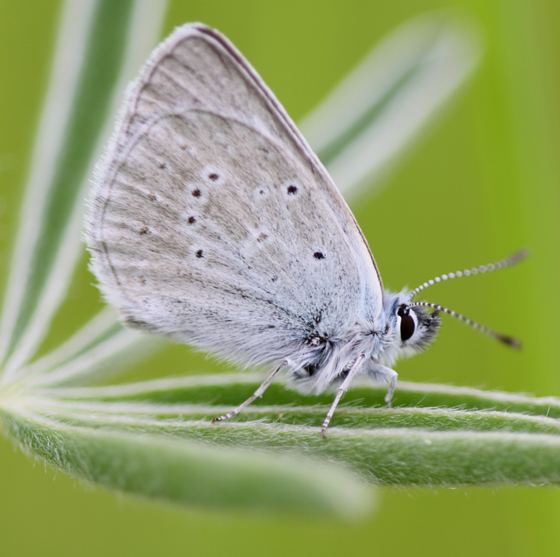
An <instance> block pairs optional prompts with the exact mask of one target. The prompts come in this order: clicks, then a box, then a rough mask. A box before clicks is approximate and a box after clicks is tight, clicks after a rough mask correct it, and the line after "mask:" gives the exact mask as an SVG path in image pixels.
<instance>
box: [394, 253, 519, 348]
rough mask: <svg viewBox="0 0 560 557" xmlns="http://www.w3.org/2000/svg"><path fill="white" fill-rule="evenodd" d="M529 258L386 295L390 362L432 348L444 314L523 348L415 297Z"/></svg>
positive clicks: (450, 275) (508, 260)
mask: <svg viewBox="0 0 560 557" xmlns="http://www.w3.org/2000/svg"><path fill="white" fill-rule="evenodd" d="M526 255H527V253H526V252H525V251H520V252H518V253H515V254H514V255H512V256H511V257H508V258H506V259H503V260H501V261H498V262H496V263H490V264H488V265H481V266H479V267H473V268H470V269H464V270H463V271H456V272H454V273H447V274H444V275H441V276H438V277H434V278H433V279H430V280H428V281H426V282H424V283H422V284H421V285H420V286H418V287H417V288H415V289H414V290H412V291H410V292H408V291H403V292H400V293H399V294H390V293H386V295H385V304H384V305H385V315H386V319H387V331H390V332H391V336H390V339H391V340H390V341H389V344H390V349H387V351H386V357H387V358H388V359H395V358H396V357H398V356H409V355H412V354H414V353H415V352H419V351H420V350H422V349H424V348H425V347H426V346H428V345H429V344H430V343H431V342H432V341H433V340H434V338H435V337H436V334H437V332H438V330H439V327H440V325H441V319H440V315H441V314H442V313H443V314H446V315H450V316H452V317H455V318H456V319H458V320H460V321H462V322H463V323H465V324H467V325H469V326H470V327H472V328H473V329H476V330H477V331H480V332H481V333H484V334H486V335H488V336H490V337H492V338H494V339H495V340H498V341H500V342H502V343H503V344H506V345H507V346H510V347H512V348H519V347H520V346H521V344H520V342H519V341H517V340H516V339H514V338H513V337H510V336H508V335H504V334H501V333H498V332H496V331H494V330H492V329H490V328H489V327H486V326H485V325H481V324H480V323H477V322H476V321H473V320H472V319H470V318H468V317H466V316H464V315H461V314H460V313H458V312H456V311H454V310H452V309H449V308H446V307H444V306H441V305H439V304H434V303H432V302H417V301H414V298H415V296H416V295H417V294H418V293H419V292H421V291H423V290H425V289H426V288H428V287H430V286H433V285H434V284H437V283H439V282H443V281H446V280H449V279H454V278H460V277H465V276H472V275H477V274H480V273H486V272H489V271H494V270H497V269H503V268H505V267H510V266H511V265H514V264H515V263H517V262H518V261H521V260H522V259H523V258H525V257H526Z"/></svg>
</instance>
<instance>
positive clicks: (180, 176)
mask: <svg viewBox="0 0 560 557" xmlns="http://www.w3.org/2000/svg"><path fill="white" fill-rule="evenodd" d="M87 237H88V244H89V247H90V250H91V252H92V255H93V264H92V266H93V270H94V272H95V274H96V275H97V277H98V278H99V280H100V283H101V287H102V290H103V291H104V293H105V295H106V296H107V298H108V299H109V300H110V301H111V302H112V303H114V304H115V305H116V306H117V307H118V308H119V309H120V311H121V313H122V314H123V316H124V317H125V319H127V320H128V321H130V322H133V323H136V324H137V325H139V326H142V327H145V328H149V329H151V330H154V331H157V332H161V333H164V334H168V335H171V336H173V337H175V338H177V339H180V340H183V341H186V342H189V343H192V344H195V345H197V346H199V347H201V348H204V349H207V350H211V351H213V352H216V353H219V354H222V355H227V356H229V357H233V358H235V359H238V360H242V361H246V362H264V361H272V360H279V359H282V358H286V357H289V355H290V350H293V349H295V348H296V347H297V346H298V345H299V344H301V343H302V342H304V341H305V339H306V338H308V336H309V335H310V334H312V333H313V332H314V331H315V332H317V331H319V332H320V333H321V332H323V333H327V334H330V335H336V334H337V333H338V332H339V331H342V330H344V328H345V327H346V328H348V327H352V326H353V325H354V324H355V323H356V322H357V321H360V320H365V321H367V322H372V323H373V322H375V320H376V319H377V317H378V315H379V312H380V311H381V299H382V287H381V281H380V279H379V277H378V274H377V270H376V267H375V264H374V262H373V259H372V257H371V254H370V252H369V249H368V247H367V244H366V243H365V240H364V239H363V237H362V235H361V232H360V230H359V228H358V226H357V224H356V223H355V221H354V219H353V216H352V214H351V212H350V210H349V209H348V207H347V206H346V204H345V202H344V200H343V199H342V198H341V196H340V194H339V193H338V191H337V190H336V188H335V187H334V185H333V184H332V181H331V180H330V178H329V177H328V175H327V173H326V171H325V170H324V168H323V167H322V165H321V164H320V162H319V161H318V160H317V158H316V156H315V155H314V154H313V153H312V151H311V150H310V149H309V147H308V146H307V144H306V143H305V141H304V140H303V138H302V137H301V136H300V135H299V133H298V132H297V130H296V128H295V126H294V125H293V123H292V122H291V121H290V120H289V118H288V116H287V115H286V114H285V112H284V111H283V109H282V108H281V107H280V105H279V104H278V102H277V101H276V100H275V98H274V97H273V95H272V94H271V93H270V92H269V91H268V89H267V88H266V86H265V85H264V84H263V83H262V81H261V80H260V78H258V76H257V75H256V74H255V73H254V71H253V70H252V69H251V68H250V67H249V66H248V64H247V63H246V62H245V61H244V59H243V58H242V57H241V55H240V54H239V53H238V52H237V51H236V50H235V49H234V48H233V47H232V46H231V45H230V44H229V43H228V42H227V41H226V40H225V39H224V38H223V37H221V36H220V35H218V34H217V33H216V32H214V31H212V30H209V29H208V28H206V27H203V26H197V25H190V26H185V27H182V28H180V29H178V30H177V31H176V32H175V33H174V34H173V35H172V36H171V37H170V38H169V39H168V40H167V41H165V42H164V43H163V45H162V46H160V47H159V48H158V49H157V50H156V52H155V53H154V55H153V56H152V58H151V60H150V61H149V62H148V64H147V65H146V67H145V68H144V69H143V71H142V73H141V76H140V78H139V79H138V81H137V82H136V83H135V84H133V86H132V87H131V89H130V91H129V93H128V98H127V101H126V105H125V109H124V113H123V115H122V117H121V120H120V124H119V126H118V129H117V132H116V134H115V136H114V138H113V140H112V142H111V145H110V146H109V148H108V150H107V153H106V155H105V158H104V161H103V163H102V165H101V166H100V168H99V169H98V172H97V173H96V180H95V192H94V198H93V204H92V207H91V210H90V219H89V227H88V233H87Z"/></svg>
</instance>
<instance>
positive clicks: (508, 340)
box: [496, 334, 523, 350]
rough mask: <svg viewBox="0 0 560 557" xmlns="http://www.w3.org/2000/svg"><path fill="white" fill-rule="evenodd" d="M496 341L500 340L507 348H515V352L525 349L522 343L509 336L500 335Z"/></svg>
mask: <svg viewBox="0 0 560 557" xmlns="http://www.w3.org/2000/svg"><path fill="white" fill-rule="evenodd" d="M496 339H497V340H499V341H500V342H501V343H503V344H505V345H506V346H509V347H510V348H514V349H515V350H521V348H522V347H523V345H522V344H521V341H519V340H517V339H516V338H513V337H510V336H507V335H502V334H498V335H497V336H496Z"/></svg>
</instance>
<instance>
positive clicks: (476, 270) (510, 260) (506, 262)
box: [410, 249, 529, 328]
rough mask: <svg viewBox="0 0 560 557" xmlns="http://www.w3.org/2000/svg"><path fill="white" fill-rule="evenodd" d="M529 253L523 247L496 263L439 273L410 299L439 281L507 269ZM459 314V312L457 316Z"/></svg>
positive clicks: (414, 291)
mask: <svg viewBox="0 0 560 557" xmlns="http://www.w3.org/2000/svg"><path fill="white" fill-rule="evenodd" d="M528 255H529V252H528V250H526V249H522V250H519V251H517V252H515V253H514V254H513V255H510V256H509V257H506V258H505V259H501V260H500V261H496V262H495V263H488V264H486V265H479V266H478V267H471V268H470V269H463V270H462V271H455V272H454V273H446V274H444V275H439V276H438V277H434V278H433V279H430V280H427V281H426V282H423V283H422V284H421V285H420V286H417V287H416V288H415V289H414V290H412V292H410V299H411V300H412V299H413V298H414V297H415V296H416V295H417V294H418V293H419V292H422V290H425V289H426V288H428V287H430V286H433V285H434V284H437V283H438V282H444V281H446V280H450V279H456V278H461V277H472V276H474V275H480V274H482V273H489V272H490V271H497V270H498V269H505V268H506V267H511V266H512V265H515V264H516V263H519V261H521V260H523V259H525V258H526V257H527V256H528ZM441 311H443V312H444V313H448V312H449V311H451V310H447V311H445V308H442V310H441ZM457 316H458V314H457V315H456V316H455V317H457ZM465 319H466V318H465ZM473 323H474V321H473ZM475 328H476V327H475Z"/></svg>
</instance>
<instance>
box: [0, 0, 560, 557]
mask: <svg viewBox="0 0 560 557" xmlns="http://www.w3.org/2000/svg"><path fill="white" fill-rule="evenodd" d="M0 6H1V13H2V16H3V17H2V18H1V19H0V67H1V68H2V72H3V79H2V85H3V86H2V87H1V88H0V130H1V132H2V133H1V134H0V192H1V194H2V195H1V199H2V205H1V206H0V287H3V286H4V283H5V272H4V271H5V270H6V269H7V266H8V264H9V256H10V251H9V249H10V244H11V240H12V238H13V231H14V229H15V223H16V219H17V210H18V207H19V202H20V199H21V192H22V187H23V184H24V180H25V171H26V165H27V162H28V158H29V155H30V147H31V145H32V143H33V138H34V131H35V126H36V122H37V118H38V115H39V111H40V108H41V101H42V93H43V91H44V88H45V85H46V78H47V76H48V70H49V68H48V64H49V55H50V48H51V47H52V44H53V40H54V33H55V31H56V16H57V13H58V10H59V7H60V6H59V2H54V1H51V0H41V1H39V0H35V1H34V2H30V3H14V2H9V1H8V0H1V1H0ZM440 7H456V8H458V9H460V10H461V11H462V12H463V13H464V14H465V16H467V17H469V18H470V19H471V20H472V21H473V22H474V23H475V24H476V25H477V26H478V27H479V29H480V32H481V37H482V40H483V42H484V45H485V55H484V58H483V60H482V64H481V67H480V69H479V71H478V72H477V73H476V74H475V76H474V77H473V79H472V80H471V82H470V84H468V85H467V86H466V87H464V88H463V89H462V90H461V92H460V93H459V94H458V95H457V97H456V98H455V100H454V101H453V102H452V103H451V104H450V105H449V106H448V107H447V109H446V110H445V111H444V113H443V114H442V115H441V116H440V118H439V119H438V120H437V121H436V123H435V124H433V125H432V126H431V127H430V128H429V130H428V131H427V132H425V133H424V134H422V135H421V137H420V139H419V140H418V141H417V143H416V144H415V145H414V147H413V148H412V149H411V150H410V151H409V152H408V155H407V156H406V157H405V159H404V160H403V161H401V162H400V164H399V165H398V169H396V170H395V172H387V174H386V176H385V177H384V179H383V184H382V185H383V189H382V191H381V192H380V193H377V194H376V195H375V196H373V195H372V196H371V198H370V199H369V200H364V199H363V198H362V199H361V200H360V203H359V204H357V205H356V206H354V207H353V208H354V210H355V213H356V217H357V219H358V221H359V222H360V224H361V226H362V227H363V229H364V232H365V234H366V236H367V238H368V240H369V242H370V245H371V246H372V249H373V250H374V252H375V256H376V259H377V261H378V263H379V265H380V267H381V271H382V273H383V277H384V281H385V283H386V285H387V286H388V287H392V288H400V287H401V286H403V285H404V284H408V285H410V286H414V285H415V284H416V283H418V282H419V281H421V280H423V279H425V278H428V277H430V276H431V275H433V274H434V273H438V272H445V271H448V270H453V269H455V268H458V267H461V266H464V265H470V264H475V263H478V262H485V261H487V260H492V259H494V258H496V257H500V256H502V255H504V254H507V253H509V252H510V251H513V250H514V249H515V248H517V247H519V246H521V245H526V246H527V247H529V248H530V249H531V251H532V253H533V257H532V258H531V259H530V260H529V261H528V262H527V263H526V264H524V265H523V266H522V267H519V268H517V269H514V270H511V271H507V272H504V273H498V274H495V275H489V276H486V277H481V278H474V279H472V280H470V281H464V282H457V283H451V284H444V285H442V286H440V287H438V289H437V290H436V289H434V290H433V291H431V292H430V298H433V299H434V300H435V301H438V302H441V303H447V304H449V305H451V306H452V307H454V308H456V309H458V310H463V311H465V312H466V313H468V314H469V315H472V316H473V317H476V318H478V319H480V320H483V321H484V322H485V323H488V324H490V325H492V326H495V327H496V328H498V329H502V330H505V331H507V332H511V333H514V334H516V335H517V336H520V337H521V338H522V339H523V340H524V343H525V348H524V351H523V352H522V353H521V354H518V353H513V352H509V351H507V350H505V349H503V348H502V347H501V346H496V345H495V344H493V343H491V342H490V341H489V340H488V339H486V338H483V337H481V336H478V335H476V334H475V333H474V332H471V331H470V330H467V329H465V328H464V327H462V326H461V325H460V324H458V323H454V322H451V321H449V320H448V321H446V323H445V327H444V330H443V331H442V334H441V338H440V339H439V341H438V342H437V343H436V344H435V345H434V346H433V347H432V348H431V349H430V350H429V351H428V352H427V353H426V354H424V355H422V356H420V357H416V358H414V359H413V360H410V361H406V362H403V363H401V364H400V365H399V367H398V369H399V371H400V374H401V377H402V378H403V379H411V380H416V381H439V382H446V383H455V384H464V385H476V386H483V387H485V388H490V389H492V388H498V389H507V390H521V391H527V392H533V393H535V394H540V395H546V394H556V395H558V394H559V393H560V377H559V376H558V375H557V369H558V367H559V366H558V364H559V363H560V362H559V356H558V351H557V349H556V346H555V343H556V338H555V335H556V320H557V315H559V314H560V311H559V310H560V301H559V299H558V297H557V296H556V287H557V285H558V284H559V283H560V280H559V279H560V256H559V255H558V248H557V239H558V238H559V237H560V234H559V233H560V219H559V218H558V216H557V213H558V210H559V208H560V199H559V198H560V189H559V187H558V179H557V176H558V174H559V173H558V171H559V168H558V167H559V158H558V156H557V149H558V145H559V144H560V105H559V104H558V101H557V100H558V98H560V70H559V67H560V66H559V64H558V56H559V53H560V38H559V36H558V33H557V30H556V25H555V22H557V21H558V20H559V17H560V4H558V3H557V2H554V1H553V0H550V1H544V0H534V1H529V0H510V1H506V0H503V1H500V0H490V1H488V0H480V1H475V0H472V1H470V0H463V1H457V2H450V1H435V0H433V1H428V0H425V1H412V0H393V1H392V2H391V3H382V2H366V1H357V0H346V1H344V2H341V1H339V0H328V1H325V2H322V3H320V4H319V3H317V2H311V1H305V2H304V1H302V0H299V1H295V0H286V1H284V2H258V1H257V0H254V1H249V0H240V1H235V2H227V1H226V0H219V1H218V0H216V1H208V0H199V1H189V2H186V1H175V2H172V3H171V7H170V11H169V13H168V16H167V20H166V26H165V32H166V33H167V32H168V31H170V30H171V29H172V28H173V27H174V26H175V25H177V24H179V23H182V22H185V21H194V20H200V21H204V22H206V23H208V24H210V25H213V26H216V27H218V28H219V29H221V30H222V31H223V32H224V33H225V34H226V35H228V36H229V37H230V38H231V39H232V40H233V41H234V42H235V43H236V45H237V46H238V47H239V48H240V49H241V51H242V52H244V53H245V54H246V55H247V57H248V58H249V59H250V60H251V62H252V63H253V64H254V65H255V67H256V68H257V69H258V70H259V71H260V73H261V74H262V76H263V77H264V79H265V80H266V81H267V82H268V84H269V85H270V86H271V88H272V89H273V90H274V91H275V93H276V94H277V96H278V97H279V98H280V100H281V101H282V102H283V103H284V105H285V106H286V108H287V109H288V111H289V112H290V114H291V115H292V116H293V117H294V118H295V119H296V120H297V119H298V118H300V117H302V116H303V115H304V114H305V113H306V112H307V111H308V110H310V109H311V108H312V107H313V105H314V104H315V103H316V102H317V101H318V100H319V99H320V98H321V96H322V95H323V94H325V93H326V92H327V91H328V90H329V89H330V88H331V87H332V86H333V85H334V84H335V83H336V82H337V80H338V79H339V78H340V77H342V76H343V75H344V74H345V73H346V72H347V71H348V69H349V68H350V67H351V66H352V65H353V64H354V63H356V62H357V61H358V60H359V59H360V58H361V56H362V55H363V54H364V53H365V52H367V51H368V50H369V48H370V47H371V45H372V44H374V43H375V42H376V40H377V39H378V38H380V37H382V36H383V35H384V34H385V33H387V32H388V31H390V30H391V29H393V28H394V27H395V26H396V25H398V24H399V23H401V22H402V21H404V20H406V19H408V18H409V17H411V16H413V15H416V14H419V13H423V12H425V11H428V10H432V9H436V8H440ZM91 283H92V278H91V276H90V275H89V274H88V273H87V271H86V260H85V258H84V261H83V264H82V265H81V267H80V269H79V271H78V273H77V277H76V280H75V282H74V285H73V287H72V289H71V291H70V295H69V297H68V301H67V303H66V304H65V307H64V308H63V311H62V312H61V314H60V316H59V317H58V318H57V320H56V322H55V326H54V327H53V329H52V331H51V334H50V336H49V338H48V339H47V342H46V344H45V348H48V347H49V346H50V347H52V346H53V345H55V344H57V343H58V342H59V341H60V340H62V339H63V338H65V337H66V336H67V334H68V333H69V332H71V331H73V330H74V329H75V328H76V327H77V326H78V325H79V324H81V323H83V322H85V321H86V320H87V318H88V317H89V316H90V315H91V313H92V311H93V310H94V309H95V308H97V307H100V300H99V296H98V293H97V291H96V290H95V289H94V288H93V287H92V286H91ZM224 369H226V368H225V367H224V366H221V365H220V364H218V363H216V362H214V361H211V360H208V359H206V358H205V357H204V356H202V355H200V354H193V353H192V352H191V351H189V350H188V349H186V348H184V347H171V348H169V349H166V350H165V351H164V352H163V353H160V354H158V355H156V356H154V357H153V358H151V359H150V360H148V361H146V362H145V363H144V364H143V366H142V367H141V369H139V370H138V373H137V375H139V376H141V377H148V376H153V375H154V372H155V370H157V372H158V373H169V372H172V373H177V372H182V371H184V370H191V371H193V372H194V371H201V370H208V371H218V370H224ZM0 443H1V444H0V459H1V463H2V464H1V467H0V493H1V494H2V499H1V500H2V503H1V505H0V524H1V525H2V526H1V530H0V532H1V537H0V551H1V552H2V554H5V555H18V556H19V555H39V554H40V555H45V556H47V555H53V556H54V555H57V556H62V555H75V554H77V553H80V554H81V555H99V554H101V553H103V554H107V555H128V554H134V555H154V554H156V553H157V554H162V555H184V554H192V555H197V556H204V555H226V554H227V555H247V556H250V555H262V554H266V555H286V554H289V555H292V556H296V555H302V556H303V555H305V556H308V555H322V556H323V555H324V556H328V555H339V554H341V553H345V554H350V555H357V554H359V553H360V554H361V553H365V552H367V553H380V554H383V553H389V552H390V553H391V554H394V555H401V554H405V553H409V554H416V555H423V554H426V555H434V556H437V555H448V554H449V553H450V552H453V554H454V555H455V556H456V557H459V556H462V555H465V556H466V555H469V556H470V555H474V554H482V555H485V554H494V555H513V556H518V555H519V556H521V555H557V554H558V549H559V548H560V539H559V538H560V532H559V531H558V528H556V523H557V520H558V513H559V508H560V493H558V490H557V489H555V488H546V489H536V488H508V489H480V488H478V489H459V490H454V491H451V490H430V489H406V490H403V489H398V490H395V489H383V490H382V501H381V505H380V510H379V511H378V513H377V515H376V516H373V517H372V518H371V519H370V520H369V521H368V522H366V523H362V524H358V525H353V526H349V525H344V524H338V523H336V524H335V523H328V522H323V521H319V520H315V519H313V517H309V520H308V521H306V522H305V521H302V520H301V518H300V519H298V520H297V521H296V520H295V519H294V520H292V519H289V518H278V517H263V516H259V517H257V516H241V515H235V516H232V515H229V514H211V513H200V512H195V511H187V512H185V511H176V510H173V509H170V508H166V507H159V506H157V505H154V504H149V503H144V502H137V501H134V500H129V499H118V498H116V497H115V496H114V495H111V494H107V493H103V492H100V491H93V492H90V491H88V490H85V489H84V488H83V487H82V486H81V485H80V486H79V485H77V484H76V483H75V482H74V481H73V480H70V479H68V478H66V477H62V476H60V475H56V476H55V477H54V479H52V478H53V474H52V472H48V473H47V475H45V472H44V470H43V469H42V467H41V466H36V465H34V464H33V463H32V462H31V461H30V460H28V459H27V458H26V457H24V456H23V455H21V454H19V453H16V452H15V451H14V450H13V449H12V448H11V447H10V446H9V445H8V444H7V443H6V442H5V441H0Z"/></svg>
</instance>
